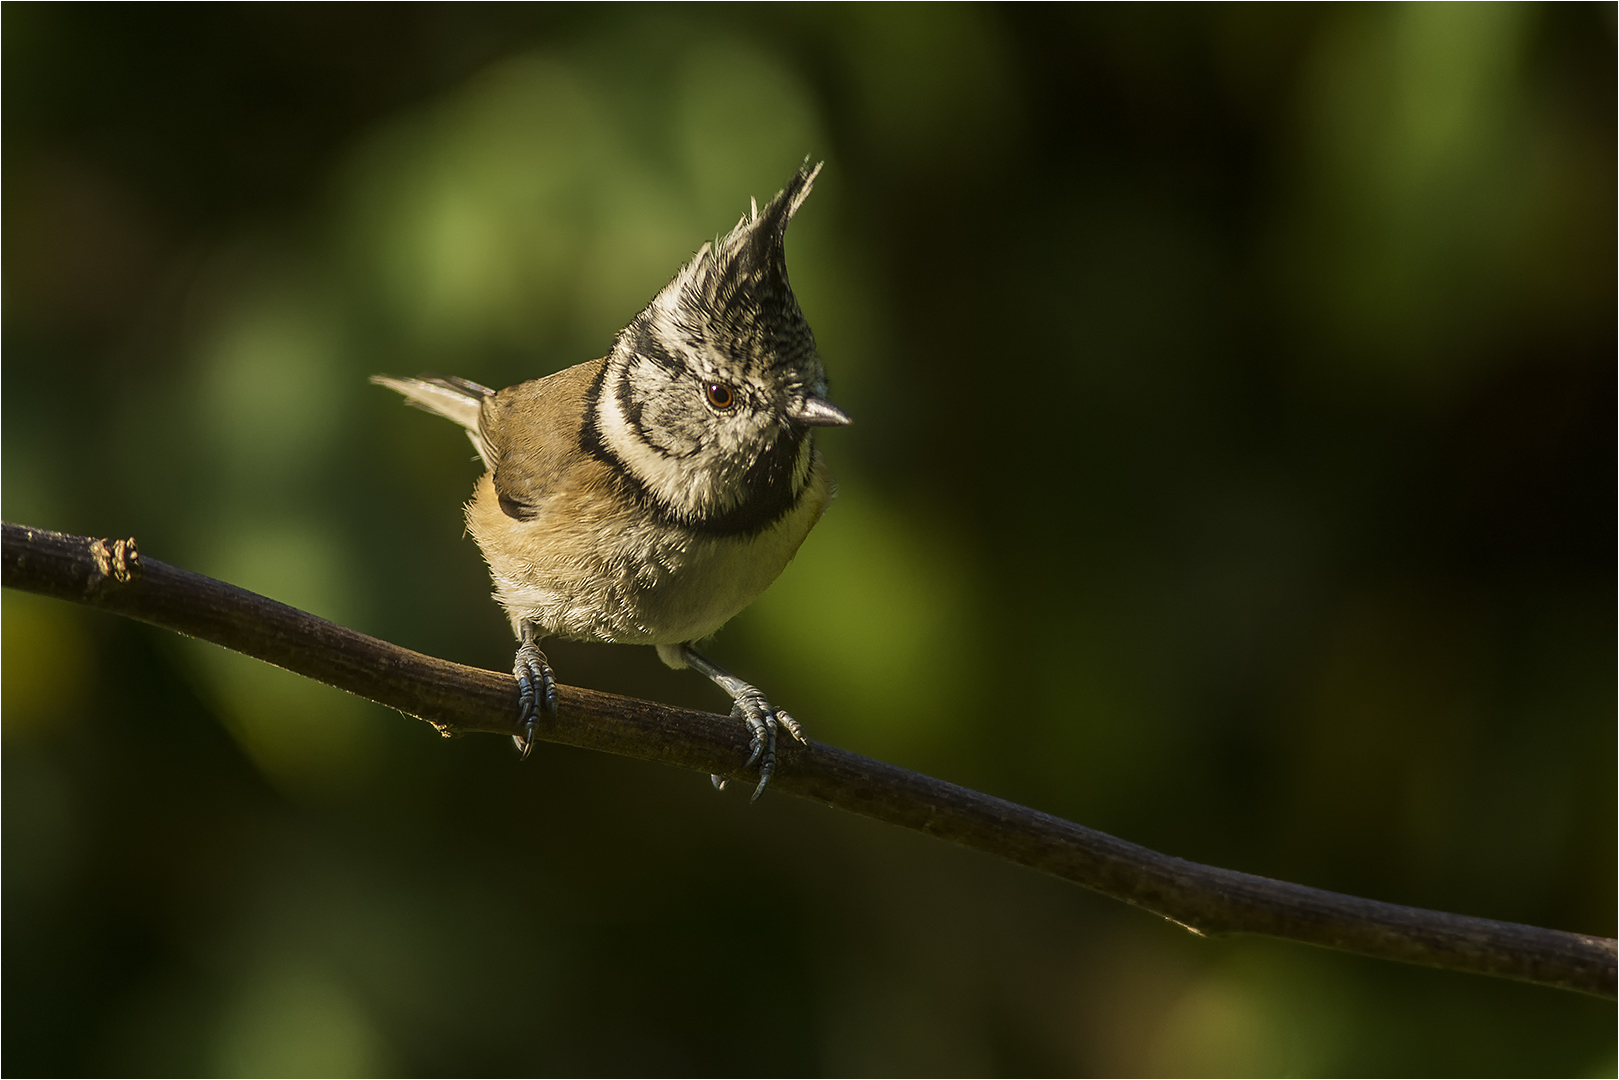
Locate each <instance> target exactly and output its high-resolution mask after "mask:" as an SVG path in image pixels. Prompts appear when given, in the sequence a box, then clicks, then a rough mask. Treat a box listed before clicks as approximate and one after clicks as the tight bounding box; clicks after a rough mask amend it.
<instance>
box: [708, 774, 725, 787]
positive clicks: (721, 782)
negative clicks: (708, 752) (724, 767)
mask: <svg viewBox="0 0 1619 1080" xmlns="http://www.w3.org/2000/svg"><path fill="white" fill-rule="evenodd" d="M708 782H709V783H710V784H713V785H714V790H715V791H724V790H725V777H723V776H721V775H720V774H719V773H709V774H708Z"/></svg>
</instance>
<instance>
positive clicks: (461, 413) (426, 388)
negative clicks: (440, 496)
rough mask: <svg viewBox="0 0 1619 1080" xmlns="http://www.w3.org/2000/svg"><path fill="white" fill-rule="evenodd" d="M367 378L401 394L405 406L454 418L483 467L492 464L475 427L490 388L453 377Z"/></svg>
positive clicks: (380, 376)
mask: <svg viewBox="0 0 1619 1080" xmlns="http://www.w3.org/2000/svg"><path fill="white" fill-rule="evenodd" d="M371 381H372V382H374V383H376V384H377V385H378V386H386V387H387V388H388V389H390V390H395V391H398V392H399V393H400V394H403V395H404V397H405V403H406V404H407V405H414V406H416V407H417V408H418V409H423V410H425V411H427V412H430V413H434V414H435V415H438V416H442V417H444V418H445V419H446V420H454V421H455V422H456V423H457V424H460V425H461V426H462V427H464V428H466V429H467V437H468V438H469V439H471V440H472V445H473V446H474V447H476V448H477V451H478V456H479V457H481V458H483V463H484V465H485V467H487V468H493V467H494V466H493V464H492V463H491V460H490V455H489V448H488V447H487V446H486V445H485V444H484V440H483V433H482V432H481V431H480V430H479V427H478V420H479V417H480V416H481V415H482V412H483V402H484V399H485V398H487V397H489V396H490V395H491V394H493V393H494V391H493V390H491V389H489V388H488V387H487V386H479V385H478V384H477V383H475V382H472V381H470V380H468V379H457V378H455V377H454V376H450V377H448V378H446V377H441V376H438V375H424V376H423V377H422V378H419V379H401V378H398V377H397V376H394V375H373V376H371Z"/></svg>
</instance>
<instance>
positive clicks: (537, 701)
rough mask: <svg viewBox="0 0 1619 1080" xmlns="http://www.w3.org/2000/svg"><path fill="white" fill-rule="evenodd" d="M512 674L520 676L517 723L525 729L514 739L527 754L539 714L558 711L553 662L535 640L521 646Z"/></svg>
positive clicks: (523, 754) (532, 745) (551, 713)
mask: <svg viewBox="0 0 1619 1080" xmlns="http://www.w3.org/2000/svg"><path fill="white" fill-rule="evenodd" d="M512 676H513V677H514V678H516V680H517V724H518V726H519V727H521V728H522V729H523V733H522V734H521V735H513V736H512V742H513V743H515V744H516V746H517V752H518V753H519V754H521V755H522V756H523V757H525V758H526V757H528V753H529V751H530V750H532V749H534V724H535V722H536V721H537V720H538V719H539V716H540V714H541V713H542V712H543V713H544V714H545V715H546V716H555V715H556V713H557V680H556V677H555V676H554V675H552V674H551V664H550V662H549V661H547V660H546V658H545V654H544V653H543V652H541V651H540V647H539V646H538V645H536V644H535V643H534V642H533V641H524V642H523V643H522V644H521V645H519V646H518V648H517V660H516V662H515V663H514V664H513V665H512Z"/></svg>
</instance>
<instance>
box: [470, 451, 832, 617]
mask: <svg viewBox="0 0 1619 1080" xmlns="http://www.w3.org/2000/svg"><path fill="white" fill-rule="evenodd" d="M831 491H832V485H831V478H830V476H829V475H828V473H827V471H826V468H825V466H824V465H823V464H822V463H821V461H820V459H819V457H818V456H817V458H816V459H815V461H814V465H813V467H812V472H811V476H810V482H809V484H808V485H806V487H805V489H804V491H803V494H802V496H801V497H800V498H799V499H798V501H797V502H796V503H795V504H793V505H792V506H791V507H790V508H789V509H788V511H787V512H786V513H784V514H783V515H782V516H781V517H780V518H778V519H777V520H776V521H775V522H773V523H772V524H770V525H768V526H766V527H765V528H764V529H762V530H760V531H758V532H755V533H753V534H751V535H746V536H740V535H737V536H726V535H719V536H716V535H712V534H703V533H699V532H697V531H695V530H692V529H689V528H685V527H682V526H679V525H675V524H671V523H669V522H667V521H666V520H664V519H662V518H659V517H657V516H655V515H650V514H648V513H646V512H645V511H644V509H641V508H639V507H636V506H635V505H633V504H631V503H627V502H626V501H625V500H624V499H623V497H622V495H621V494H619V493H618V492H617V491H616V490H615V489H614V487H613V486H612V485H611V484H608V483H588V482H587V483H576V484H572V485H564V486H562V487H560V488H559V489H558V490H557V491H555V492H553V493H552V494H550V495H548V496H547V497H546V498H544V499H543V500H541V501H539V502H538V503H537V504H536V505H535V507H534V511H535V512H534V516H533V517H531V518H529V519H527V520H519V519H516V518H513V517H510V516H508V515H507V514H505V513H504V512H502V510H501V508H500V505H499V499H498V496H497V494H496V491H495V487H494V483H493V480H492V478H491V477H490V476H489V475H485V476H484V477H483V479H482V480H480V481H479V483H478V487H477V490H476V492H475V493H474V496H473V499H472V501H471V502H470V503H469V504H468V505H467V527H468V531H469V532H470V533H471V534H472V536H473V538H474V539H475V540H477V542H478V546H479V548H480V549H481V550H482V551H483V555H484V558H485V560H486V561H487V562H488V563H489V569H490V574H491V576H492V577H493V579H494V583H495V597H496V599H497V600H499V601H500V603H501V604H502V605H503V606H504V607H505V608H506V611H507V614H508V615H509V616H510V617H511V618H512V620H513V623H514V625H515V624H516V623H517V622H519V621H529V622H533V623H535V624H536V625H538V626H540V627H541V628H542V629H543V630H544V631H545V632H546V633H547V634H548V635H551V636H556V637H569V638H580V639H584V640H591V641H612V642H620V643H629V644H648V645H668V644H675V643H678V642H684V641H695V640H698V639H701V638H705V637H708V636H709V635H711V634H713V633H714V632H715V631H717V630H718V629H719V628H720V627H721V626H723V625H724V624H725V623H726V622H727V621H729V620H730V619H731V618H732V616H734V615H736V614H737V613H738V612H740V611H741V610H742V609H743V608H745V607H747V606H748V604H750V603H752V602H753V601H754V600H755V599H756V598H758V596H759V594H760V593H762V592H764V590H765V589H766V588H768V587H769V585H770V583H771V582H773V581H774V580H775V579H776V578H777V576H779V575H780V574H781V572H782V570H783V569H784V568H785V567H786V566H787V563H788V562H789V561H791V559H792V557H793V555H794V554H796V553H797V551H798V548H799V546H800V545H801V544H802V543H803V542H804V538H805V537H806V536H808V535H809V531H810V529H811V528H813V527H814V525H815V522H816V521H817V520H818V519H819V518H820V516H821V513H822V511H824V510H825V508H826V504H827V502H828V500H829V499H830V497H831Z"/></svg>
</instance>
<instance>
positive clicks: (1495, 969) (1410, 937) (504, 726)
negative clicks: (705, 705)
mask: <svg viewBox="0 0 1619 1080" xmlns="http://www.w3.org/2000/svg"><path fill="white" fill-rule="evenodd" d="M0 583H3V584H4V585H5V586H6V587H8V588H16V589H25V590H28V591H30V592H36V593H43V594H45V595H47V596H54V597H58V598H60V599H63V600H72V601H75V602H78V603H82V604H89V605H91V606H94V607H99V608H102V609H104V610H107V611H112V612H116V613H117V614H120V615H125V616H128V617H129V618H132V619H139V620H140V621H142V622H148V623H152V624H153V625H155V626H161V627H165V628H167V629H170V630H176V631H179V632H180V633H182V634H188V635H190V636H192V637H197V638H202V639H204V640H206V641H211V642H213V643H215V644H217V645H223V646H225V647H226V648H228V649H234V650H236V651H237V652H240V653H245V654H247V655H248V656H253V657H257V658H258V659H260V660H264V661H267V662H268V663H271V664H275V665H277V666H279V667H283V668H286V669H287V670H289V671H295V672H297V673H298V674H300V675H305V676H308V677H309V678H311V679H317V680H319V681H321V682H323V683H327V684H329V685H331V686H335V687H338V688H339V689H342V690H347V691H348V692H350V693H352V694H358V695H360V696H361V697H366V698H370V699H371V700H372V701H376V702H379V703H381V704H383V705H387V706H390V707H391V708H394V709H398V710H399V711H401V712H405V713H409V714H412V715H414V716H419V717H421V718H423V719H424V720H426V721H427V722H428V723H430V724H432V725H433V726H434V727H436V728H438V729H439V730H440V731H441V732H443V733H444V734H446V735H453V734H459V733H461V732H471V731H485V732H493V733H496V734H501V735H511V734H515V733H516V725H515V724H514V723H513V719H514V718H515V717H516V715H517V691H516V687H515V684H514V683H513V681H512V677H511V676H510V675H507V674H501V673H497V672H493V671H482V670H479V669H477V668H470V667H464V666H462V665H460V664H452V663H449V662H448V661H445V660H439V659H436V658H434V657H431V656H424V655H422V654H421V653H417V652H412V651H411V650H409V649H402V648H400V647H399V646H397V645H391V644H389V643H388V642H386V641H379V640H377V639H376V638H373V637H367V636H366V635H365V634H361V633H357V632H355V631H353V630H350V629H348V628H346V627H342V626H338V625H337V624H335V623H331V622H327V621H326V620H325V619H320V618H317V617H315V616H313V615H310V614H308V613H306V612H303V611H299V610H298V609H296V608H291V607H288V606H287V605H285V604H280V603H277V602H276V601H274V600H270V599H267V598H265V597H263V596H259V595H258V594H256V593H251V592H248V591H247V590H245V589H239V588H237V587H235V586H234V585H227V584H225V583H224V582H221V581H216V580H214V579H213V578H209V577H204V576H203V575H201V574H194V573H192V572H190V571H188V570H181V569H179V568H177V567H173V566H168V565H165V564H164V563H160V562H158V561H156V560H154V559H146V558H142V557H140V556H139V555H138V554H137V553H136V550H135V542H134V541H133V540H117V541H106V540H93V539H90V538H88V537H82V536H68V535H65V534H62V533H54V532H48V531H46V530H43V529H30V528H27V527H25V526H19V525H12V524H6V525H5V526H4V543H3V578H0ZM537 734H538V736H539V737H540V738H542V739H545V740H547V741H550V742H557V743H564V744H566V745H569V746H579V747H586V748H588V749H592V750H603V751H606V752H608V753H612V754H622V755H625V756H627V757H635V758H641V759H644V760H647V761H658V762H662V763H664V764H667V765H679V766H682V767H683V768H687V769H693V770H695V771H697V772H703V773H718V774H719V775H722V776H731V777H736V778H738V779H741V778H742V769H741V765H742V763H743V762H744V761H746V760H747V756H748V740H747V735H746V731H745V729H744V727H743V725H741V724H738V723H736V722H735V721H734V720H732V719H730V718H729V717H724V716H716V715H713V714H711V713H700V712H693V711H691V710H687V709H677V708H673V707H670V706H667V705H657V704H653V703H650V702H645V701H636V700H634V699H631V698H624V697H618V696H616V695H613V694H603V693H598V692H596V691H593V690H581V689H578V688H575V687H567V686H565V687H561V688H560V696H559V700H558V716H557V719H556V720H555V721H553V722H551V723H550V724H549V725H547V726H545V727H544V728H543V729H542V730H541V731H539V732H538V733H537ZM771 790H772V791H778V792H786V793H789V794H792V795H798V796H801V797H803V798H807V799H814V800H816V801H818V802H822V803H825V804H826V805H828V806H832V807H836V808H837V809H840V810H848V811H851V812H853V813H856V814H864V815H865V816H867V817H870V818H875V819H877V820H878V821H885V822H888V823H889V824H892V825H900V826H904V827H905V828H908V829H916V830H918V831H920V832H925V833H928V834H930V835H932V836H937V837H939V838H941V839H944V840H950V841H952V842H954V843H957V844H961V845H964V846H966V847H970V848H975V849H977V850H979V851H983V852H987V853H989V854H991V855H996V856H999V857H1000V858H1003V859H1008V860H1011V861H1012V862H1016V863H1021V864H1022V865H1024V866H1030V867H1033V868H1035V869H1037V870H1043V871H1045V872H1046V873H1049V874H1054V875H1056V876H1057V877H1060V878H1065V879H1067V880H1069V881H1072V882H1075V883H1077V884H1080V885H1083V886H1085V887H1086V888H1088V889H1094V890H1095V891H1097V892H1100V893H1103V894H1105V895H1107V896H1111V897H1114V898H1115V899H1118V900H1123V901H1125V902H1127V903H1131V904H1135V905H1136V906H1138V907H1142V908H1145V909H1147V910H1148V911H1151V912H1155V913H1156V914H1158V915H1161V916H1163V917H1164V918H1166V919H1171V920H1173V921H1175V922H1177V923H1180V924H1181V925H1183V926H1185V927H1187V928H1188V929H1191V930H1194V931H1195V932H1197V933H1200V934H1232V933H1249V934H1267V935H1270V936H1272V937H1279V938H1288V939H1291V940H1294V941H1303V942H1308V943H1310V944H1312V945H1321V946H1325V947H1327V948H1333V949H1342V950H1344V951H1346V952H1353V953H1360V954H1362V955H1365V956H1375V957H1380V958H1382V959H1385V960H1399V961H1404V962H1407V963H1413V964H1425V965H1429V966H1432V967H1440V968H1449V969H1452V970H1456V971H1471V972H1475V973H1478V974H1482V975H1494V976H1498V977H1502V978H1508V979H1519V980H1523V981H1525V982H1532V983H1540V984H1542V985H1545V986H1554V987H1561V988H1563V989H1568V990H1577V991H1581V992H1584V993H1588V994H1596V995H1600V996H1603V997H1609V998H1612V997H1614V996H1615V949H1616V943H1615V942H1614V941H1613V940H1612V939H1609V938H1601V937H1588V936H1586V935H1583V934H1572V933H1567V932H1564V931H1561V930H1545V929H1541V928H1538V927H1533V926H1523V925H1520V924H1518V923H1507V922H1496V921H1495V920H1492V919H1479V918H1473V917H1470V916H1466V915H1453V914H1449V913H1446V912H1440V911H1427V910H1424V909H1421V908H1411V907H1404V906H1401V905H1399V904H1387V903H1383V902H1381V901H1377V900H1366V899H1362V898H1360V897H1355V896H1346V895H1343V894H1341V893H1333V892H1327V891H1325V890H1322V889H1312V888H1309V887H1307V886H1304V885H1294V884H1290V883H1288V882H1284V881H1273V880H1271V879H1269V878H1263V877H1257V876H1255V875H1253V874H1243V873H1239V872H1237V871H1235V870H1224V869H1221V868H1219V867H1214V866H1204V865H1201V864H1199V863H1194V862H1187V861H1186V860H1184V859H1177V858H1172V857H1171V856H1168V855H1161V854H1159V853H1157V852H1155V851H1149V850H1148V849H1146V848H1143V847H1140V846H1138V845H1136V844H1131V843H1128V842H1126V841H1123V840H1119V839H1117V838H1115V837H1112V836H1108V835H1107V834H1106V833H1100V832H1096V831H1095V830H1093V829H1087V828H1085V827H1084V826H1081V825H1075V824H1073V823H1071V822H1068V821H1063V820H1062V819H1060V818H1055V817H1052V816H1050V815H1048V814H1042V813H1040V812H1039V811H1037V810H1030V809H1027V808H1025V807H1022V806H1018V805H1016V804H1015V803H1010V802H1006V801H1004V800H1002V799H997V798H994V797H992V796H989V795H983V794H980V793H979V792H976V791H970V790H968V789H966V788H963V787H958V786H957V785H955V784H949V783H945V782H944V781H941V780H935V779H933V778H931V777H927V776H922V775H920V774H918V773H913V772H909V771H907V770H905V769H900V768H896V767H895V766H893V765H886V764H884V763H882V762H880V761H873V760H871V759H870V758H864V757H860V756H859V755H857V754H851V753H848V752H846V751H843V750H839V749H837V748H836V747H832V746H826V745H824V744H821V743H814V744H812V745H811V747H810V748H808V749H804V748H801V747H797V746H795V745H794V744H793V743H792V742H791V741H788V742H786V743H784V744H783V746H782V748H781V759H780V762H779V764H778V766H777V770H776V776H775V778H774V779H773V780H772V781H771Z"/></svg>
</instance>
